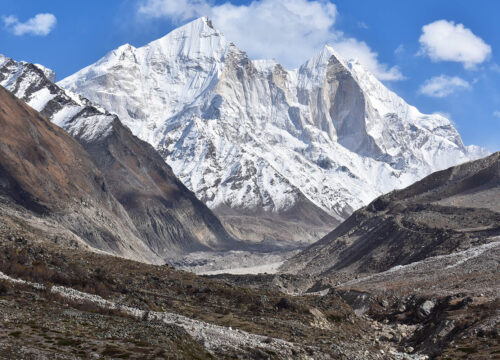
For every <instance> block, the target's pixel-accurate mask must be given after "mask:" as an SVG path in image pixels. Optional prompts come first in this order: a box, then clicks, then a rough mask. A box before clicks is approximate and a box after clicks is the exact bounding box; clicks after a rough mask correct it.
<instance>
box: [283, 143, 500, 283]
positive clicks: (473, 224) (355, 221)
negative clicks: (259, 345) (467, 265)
mask: <svg viewBox="0 0 500 360" xmlns="http://www.w3.org/2000/svg"><path fill="white" fill-rule="evenodd" d="M499 198H500V152H497V153H495V154H492V155H490V156H488V157H485V158H483V159H480V160H475V161H472V162H468V163H464V164H461V165H458V166H455V167H451V168H448V169H446V170H442V171H438V172H435V173H433V174H431V175H429V176H427V177H425V178H424V179H422V180H420V181H418V182H416V183H414V184H413V185H411V186H409V187H407V188H405V189H402V190H397V191H393V192H390V193H388V194H386V195H383V196H381V197H379V198H377V199H376V200H374V201H373V202H371V203H370V204H369V205H368V206H366V207H364V208H362V209H359V210H357V211H356V212H355V213H354V214H353V215H351V216H350V217H349V218H348V219H347V220H346V221H345V222H344V223H342V224H341V225H340V226H339V227H337V228H336V229H335V230H334V231H332V232H331V233H330V234H328V235H326V236H325V237H324V238H323V239H321V240H320V241H318V242H317V243H315V244H313V245H311V246H310V247H308V248H307V249H305V250H304V251H302V252H301V253H299V254H298V255H296V256H295V257H293V258H291V259H289V260H288V261H287V262H286V263H285V264H284V266H283V267H282V269H281V270H282V271H284V272H290V273H296V274H298V273H300V274H310V275H315V276H319V278H322V277H323V276H330V275H331V276H335V275H336V274H337V275H338V274H347V275H346V276H347V277H354V276H357V275H359V274H363V273H365V274H366V273H368V274H370V273H371V274H373V273H379V272H383V271H387V270H389V269H391V271H387V272H386V277H387V278H389V279H390V276H391V274H393V275H394V276H396V275H397V272H398V270H399V269H398V268H400V267H401V266H402V265H403V266H404V265H408V264H412V263H415V264H417V263H418V262H421V261H423V260H424V259H429V264H431V262H432V261H435V263H436V264H439V262H440V261H444V260H445V258H446V256H447V255H450V254H455V253H459V252H463V251H465V250H467V249H472V250H471V251H470V252H471V253H472V255H473V256H472V257H474V253H478V254H479V253H480V251H479V249H483V248H484V249H486V248H485V247H484V246H490V245H486V244H489V243H491V246H494V245H495V244H494V242H496V244H497V245H498V240H499V239H500V205H499V202H498V199H499ZM483 245H484V246H483ZM481 251H483V250H481ZM443 256H445V257H443ZM461 256H462V255H461ZM433 257H434V260H432V258H433ZM462 257H463V256H462ZM457 259H458V260H460V257H459V256H457ZM466 260H467V258H466V259H465V260H464V261H462V262H465V261H466ZM429 266H430V265H429ZM453 266H455V265H453ZM453 266H451V265H450V266H449V267H453ZM485 269H486V265H485ZM462 270H463V269H462ZM457 271H458V270H457ZM464 271H466V269H465V270H464ZM485 271H486V270H485ZM488 271H489V270H488ZM457 278H458V279H460V276H458V277H457Z"/></svg>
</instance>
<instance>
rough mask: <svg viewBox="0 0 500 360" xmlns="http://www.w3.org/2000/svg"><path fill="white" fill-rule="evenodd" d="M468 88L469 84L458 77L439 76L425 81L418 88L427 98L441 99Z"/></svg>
mask: <svg viewBox="0 0 500 360" xmlns="http://www.w3.org/2000/svg"><path fill="white" fill-rule="evenodd" d="M468 88H470V84H469V83H468V82H467V81H465V80H464V79H462V78H459V77H458V76H453V77H452V76H447V75H440V76H435V77H433V78H430V79H428V80H426V81H425V82H424V83H423V85H422V86H420V89H419V92H420V93H421V94H424V95H427V96H431V97H438V98H441V97H445V96H448V95H451V94H453V93H454V92H456V91H458V90H463V89H468Z"/></svg>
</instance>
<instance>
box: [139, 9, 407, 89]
mask: <svg viewBox="0 0 500 360" xmlns="http://www.w3.org/2000/svg"><path fill="white" fill-rule="evenodd" d="M137 13H138V15H139V16H140V17H146V18H166V19H169V20H170V21H173V22H177V23H182V22H185V21H187V20H190V19H193V18H196V17H200V16H208V17H209V18H210V19H211V20H212V21H213V23H214V25H215V26H216V27H217V29H219V30H220V31H222V32H223V33H224V34H225V35H226V36H227V37H228V38H229V39H230V40H231V41H233V42H234V43H236V44H237V45H238V46H239V47H240V48H242V49H243V50H245V51H247V52H248V53H249V55H250V56H251V57H252V58H254V59H262V58H266V59H267V58H274V59H277V60H278V61H280V62H281V63H283V64H284V65H285V66H286V67H288V68H293V67H296V66H298V65H300V64H301V63H303V62H304V61H305V60H307V59H308V58H310V57H312V56H313V55H314V54H315V53H317V52H318V51H320V50H321V48H322V47H323V46H325V45H326V44H330V45H332V46H333V47H334V48H335V49H336V50H337V51H338V52H339V53H340V54H341V55H343V56H344V57H346V58H350V57H356V58H357V59H358V60H359V61H360V62H361V63H362V64H363V65H364V66H365V67H366V68H368V70H370V71H371V72H373V73H374V75H375V76H377V77H378V78H379V79H381V80H400V79H403V78H404V77H403V75H402V74H401V72H400V71H399V69H398V68H397V67H390V66H388V65H387V64H383V63H380V62H379V60H378V54H377V53H376V52H375V51H373V50H372V49H371V48H370V47H369V46H368V44H366V43H365V42H363V41H358V40H357V39H353V38H348V37H346V36H344V34H343V33H342V32H341V31H339V30H337V29H335V28H334V25H335V21H336V19H337V17H338V12H337V7H336V6H335V5H334V4H333V3H331V2H330V1H326V0H313V1H308V0H253V1H252V2H250V3H249V4H247V5H235V4H233V3H231V2H230V1H227V2H225V3H223V4H220V5H214V3H213V2H211V1H209V0H140V2H139V7H138V12H137Z"/></svg>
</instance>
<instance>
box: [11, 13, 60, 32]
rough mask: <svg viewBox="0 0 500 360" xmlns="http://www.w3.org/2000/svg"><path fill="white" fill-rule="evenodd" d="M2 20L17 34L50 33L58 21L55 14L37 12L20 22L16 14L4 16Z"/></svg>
mask: <svg viewBox="0 0 500 360" xmlns="http://www.w3.org/2000/svg"><path fill="white" fill-rule="evenodd" d="M2 20H3V23H4V25H5V28H6V29H7V30H9V31H10V32H12V33H13V34H14V35H17V36H20V35H24V34H31V35H38V36H45V35H48V34H49V33H50V32H51V31H52V29H54V27H55V26H56V22H57V19H56V17H55V16H54V15H53V14H37V15H35V16H34V17H32V18H31V19H28V20H27V21H26V22H20V21H19V19H18V18H17V17H16V16H14V15H10V16H4V17H2Z"/></svg>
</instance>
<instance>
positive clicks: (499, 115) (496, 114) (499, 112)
mask: <svg viewBox="0 0 500 360" xmlns="http://www.w3.org/2000/svg"><path fill="white" fill-rule="evenodd" d="M493 116H494V117H496V118H499V119H500V111H498V110H497V111H493Z"/></svg>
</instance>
